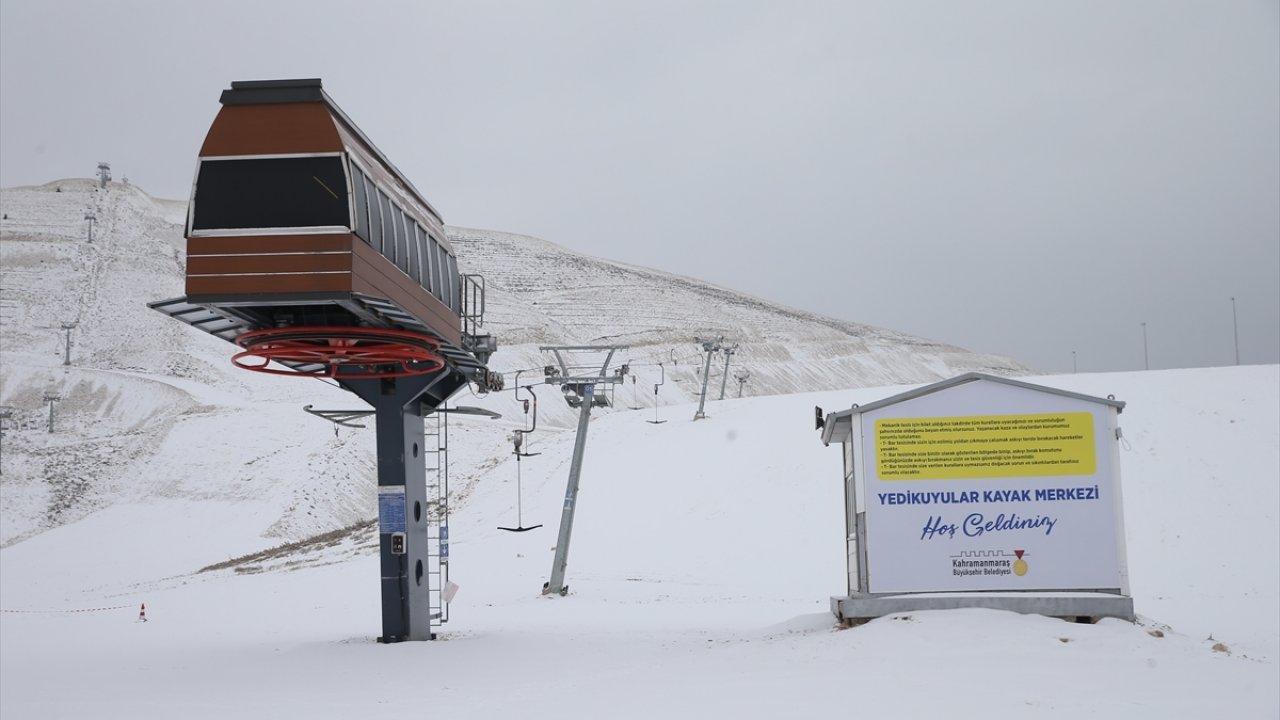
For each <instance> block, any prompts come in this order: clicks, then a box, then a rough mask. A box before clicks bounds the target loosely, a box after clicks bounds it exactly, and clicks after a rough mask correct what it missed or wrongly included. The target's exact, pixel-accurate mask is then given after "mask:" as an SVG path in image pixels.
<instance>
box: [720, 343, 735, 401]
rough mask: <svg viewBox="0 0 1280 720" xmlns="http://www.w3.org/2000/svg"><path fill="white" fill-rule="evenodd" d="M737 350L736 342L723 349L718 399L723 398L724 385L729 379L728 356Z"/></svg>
mask: <svg viewBox="0 0 1280 720" xmlns="http://www.w3.org/2000/svg"><path fill="white" fill-rule="evenodd" d="M737 351H738V343H734V344H733V346H732V347H727V348H725V349H724V374H723V375H721V376H720V399H721V400H723V399H724V386H725V383H726V382H728V381H729V358H731V357H733V354H734V353H735V352H737Z"/></svg>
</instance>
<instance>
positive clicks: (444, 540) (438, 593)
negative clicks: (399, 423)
mask: <svg viewBox="0 0 1280 720" xmlns="http://www.w3.org/2000/svg"><path fill="white" fill-rule="evenodd" d="M445 409H446V408H445V407H444V406H441V407H440V410H445ZM424 420H425V426H426V431H425V433H424V434H423V460H424V461H425V463H426V477H427V572H426V575H427V598H428V604H429V607H430V613H431V626H432V627H439V626H440V625H443V624H444V623H447V622H449V602H448V600H446V597H447V595H446V593H447V588H448V586H449V413H448V412H434V413H431V414H430V415H428V416H427V417H426V418H424ZM433 463H434V465H433Z"/></svg>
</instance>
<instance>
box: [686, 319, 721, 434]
mask: <svg viewBox="0 0 1280 720" xmlns="http://www.w3.org/2000/svg"><path fill="white" fill-rule="evenodd" d="M693 341H694V342H696V343H700V344H701V345H702V351H703V352H705V353H706V354H707V362H706V364H704V365H703V366H702V392H701V393H699V395H698V412H696V413H694V414H693V419H694V420H702V419H705V418H706V417H707V414H706V413H705V412H703V408H705V407H706V405H707V380H709V379H710V377H711V356H712V355H714V354H716V353H718V352H720V350H722V349H723V348H724V345H723V343H724V336H723V335H722V336H720V337H718V338H716V339H715V340H703V339H702V338H694V339H693Z"/></svg>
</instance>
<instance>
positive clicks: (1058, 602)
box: [831, 593, 1135, 623]
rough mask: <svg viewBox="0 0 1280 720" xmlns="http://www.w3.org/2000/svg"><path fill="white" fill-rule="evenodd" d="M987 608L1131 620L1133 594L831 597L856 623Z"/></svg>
mask: <svg viewBox="0 0 1280 720" xmlns="http://www.w3.org/2000/svg"><path fill="white" fill-rule="evenodd" d="M957 608H988V609H991V610H1010V611H1012V612H1016V613H1023V614H1027V615H1045V616H1047V617H1060V618H1070V619H1079V618H1089V619H1090V621H1091V622H1094V621H1097V620H1098V619H1099V618H1104V617H1112V618H1119V619H1121V620H1128V621H1129V622H1133V620H1134V617H1135V616H1134V614H1133V598H1131V597H1128V596H1126V595H1111V594H1107V593H1035V594H1031V593H982V594H975V593H928V594H923V593H922V594H911V595H855V596H852V597H833V598H831V612H832V613H833V614H834V615H835V616H836V617H837V618H839V619H840V620H841V621H842V622H846V623H857V622H862V621H865V620H871V619H874V618H878V617H883V616H885V615H894V614H897V613H904V612H916V611H921V610H954V609H957Z"/></svg>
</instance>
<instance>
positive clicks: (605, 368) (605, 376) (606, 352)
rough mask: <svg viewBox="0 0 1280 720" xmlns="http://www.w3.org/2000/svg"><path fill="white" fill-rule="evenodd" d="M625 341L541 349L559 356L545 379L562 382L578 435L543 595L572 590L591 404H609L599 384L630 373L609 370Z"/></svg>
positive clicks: (552, 383) (615, 379)
mask: <svg viewBox="0 0 1280 720" xmlns="http://www.w3.org/2000/svg"><path fill="white" fill-rule="evenodd" d="M626 349H627V346H625V345H561V346H544V347H541V348H539V350H541V351H542V352H549V353H551V354H552V355H553V356H554V357H555V360H556V364H555V365H548V366H547V367H546V376H547V377H546V382H547V384H549V385H559V386H560V388H561V390H563V392H564V399H565V401H566V402H568V403H569V407H574V408H579V410H578V435H577V437H576V438H575V440H574V444H573V462H572V463H571V464H570V466H569V484H568V486H567V487H566V488H565V491H564V510H563V512H561V514H560V535H559V536H558V537H557V539H556V556H555V559H554V560H552V562H551V580H549V581H548V582H546V583H543V585H542V594H543V595H559V596H561V597H564V596H565V595H568V594H569V586H568V585H566V584H565V582H564V572H565V567H566V566H567V565H568V564H569V539H570V536H571V535H572V534H573V513H574V510H575V509H576V508H577V504H578V503H577V501H578V481H579V479H580V478H581V475H582V456H583V454H584V453H585V452H586V449H587V425H588V424H589V423H590V422H591V408H592V406H595V405H599V406H601V407H607V406H608V405H609V394H608V393H607V392H597V386H600V385H604V386H606V388H607V387H612V386H613V385H614V384H615V383H619V382H622V379H623V377H625V376H626V374H627V366H626V365H623V366H621V367H619V368H618V369H617V370H616V371H614V372H613V373H610V372H609V363H610V362H612V361H613V355H614V353H616V352H617V351H619V350H626ZM567 357H568V358H572V357H576V358H584V357H585V358H592V359H593V361H592V362H591V363H590V364H587V365H583V364H579V363H577V362H575V363H573V364H570V363H569V362H568V361H566V358H567Z"/></svg>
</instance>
